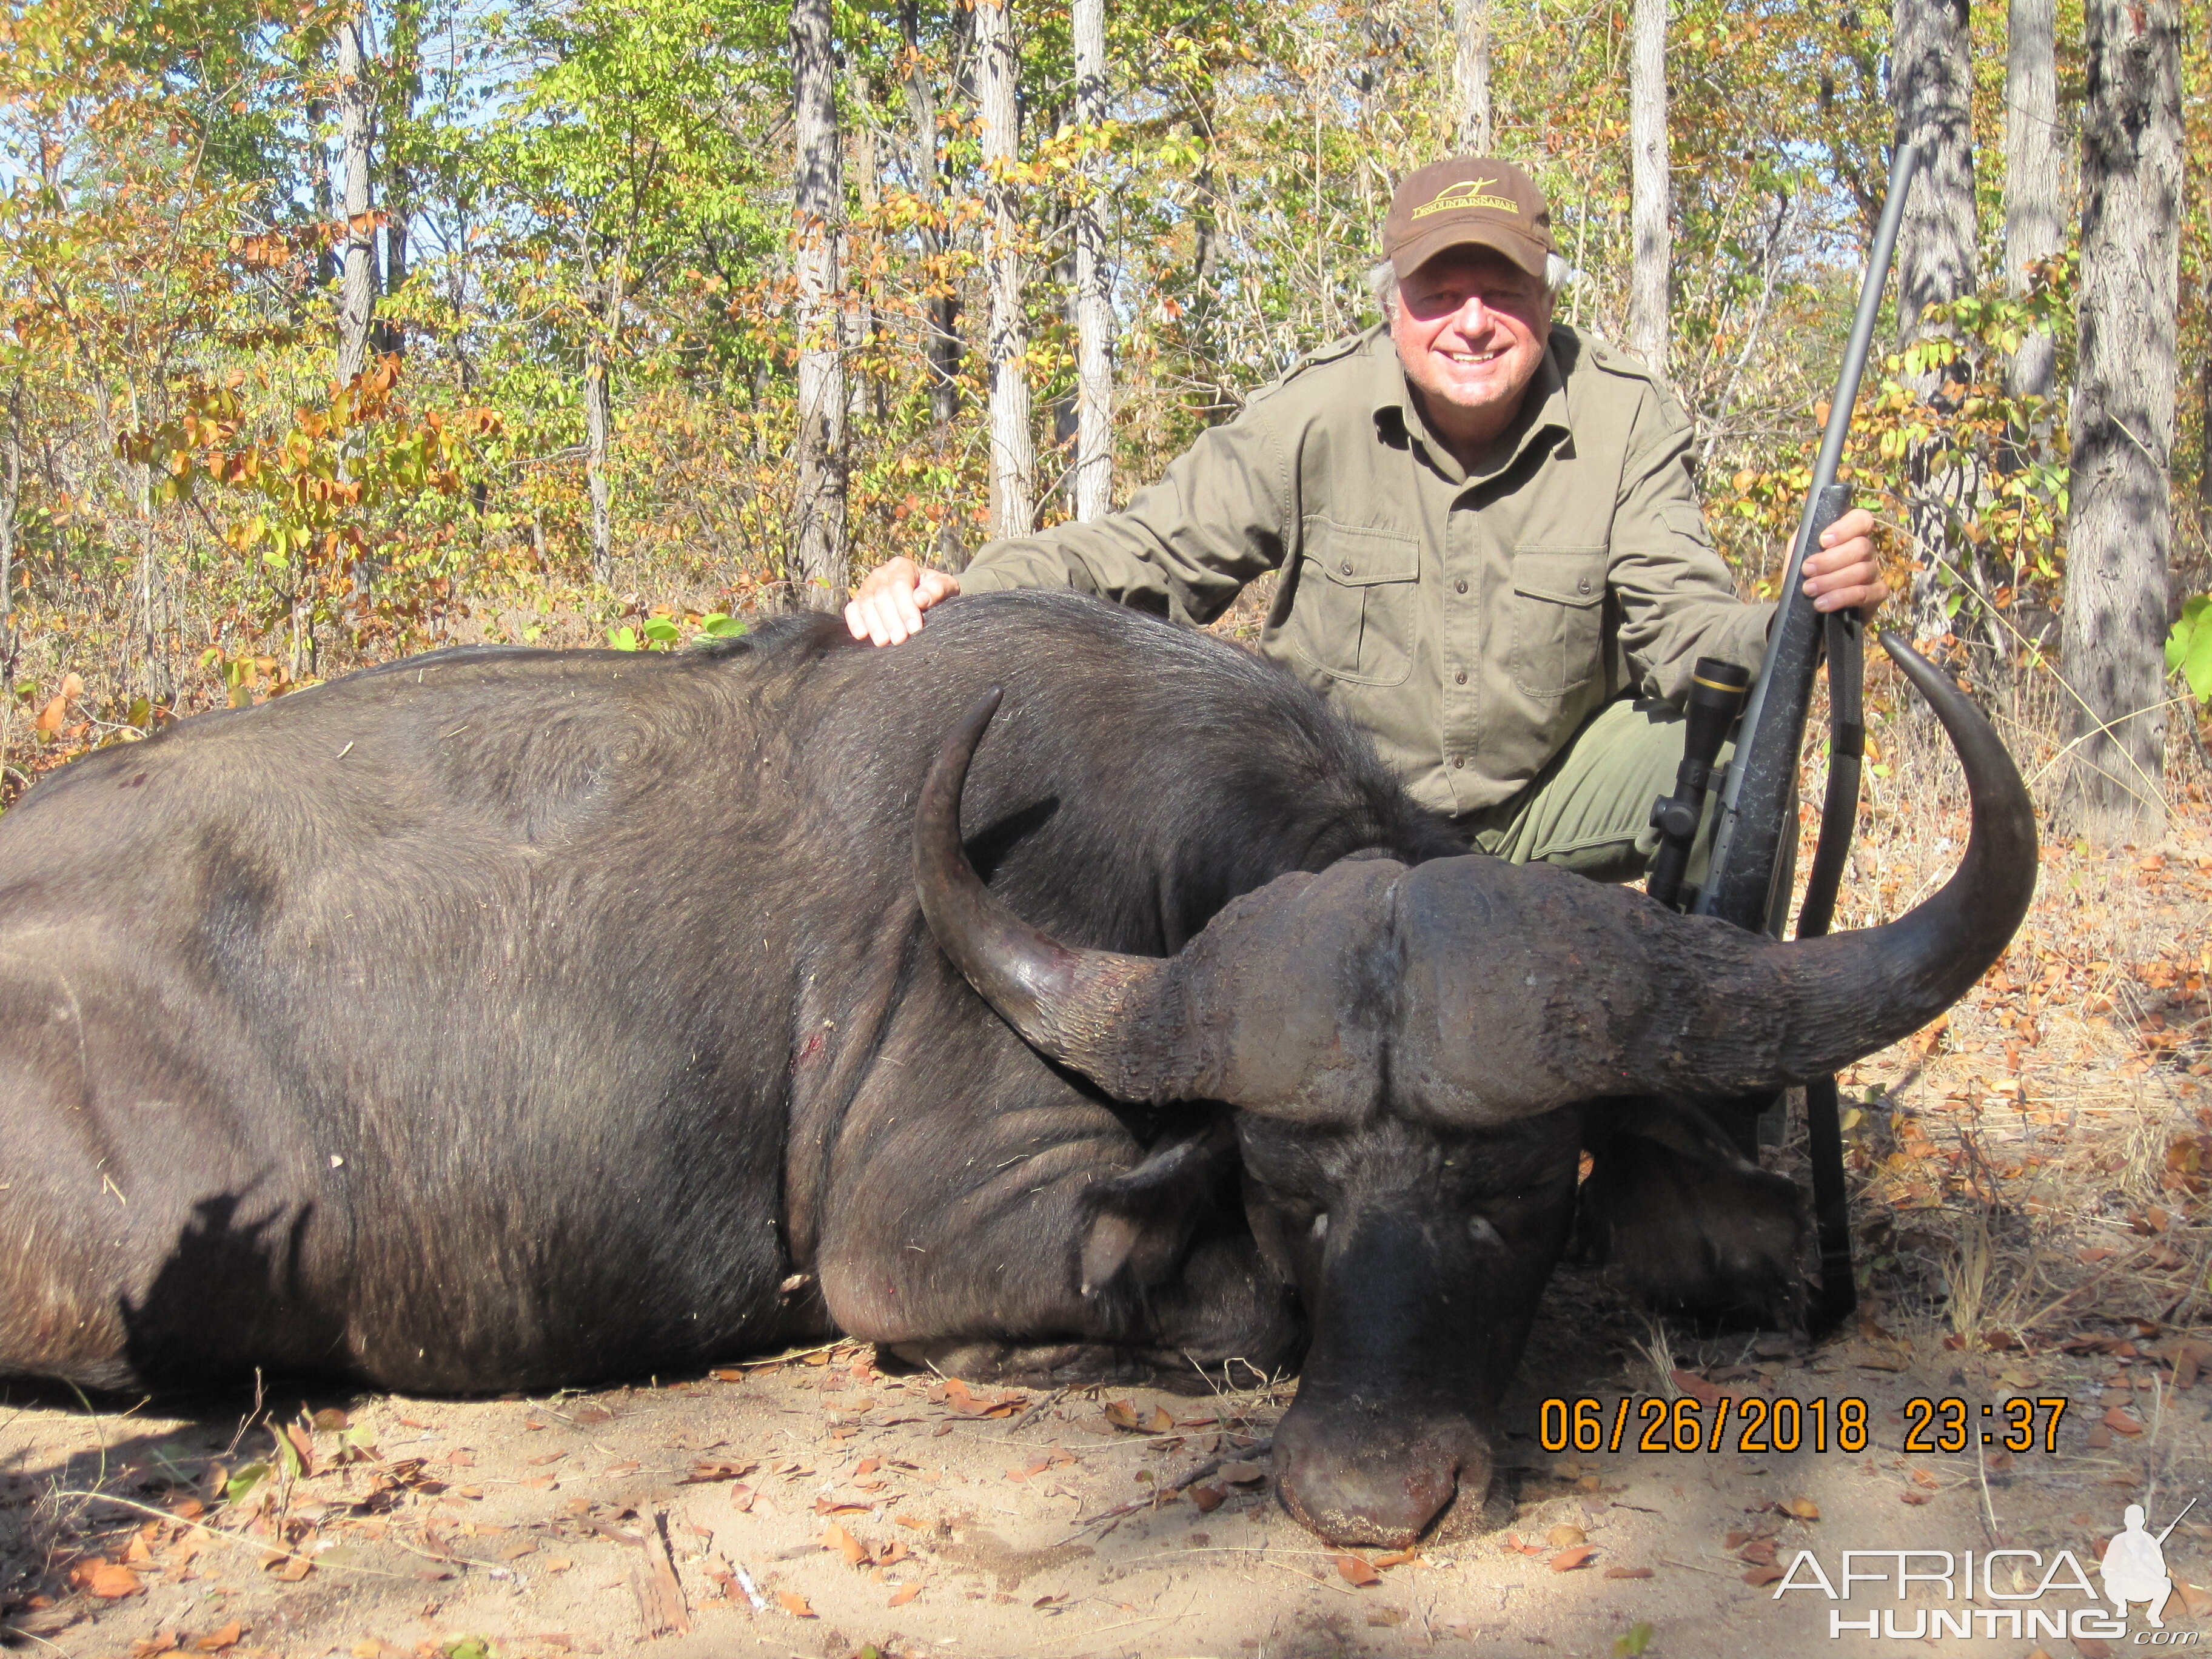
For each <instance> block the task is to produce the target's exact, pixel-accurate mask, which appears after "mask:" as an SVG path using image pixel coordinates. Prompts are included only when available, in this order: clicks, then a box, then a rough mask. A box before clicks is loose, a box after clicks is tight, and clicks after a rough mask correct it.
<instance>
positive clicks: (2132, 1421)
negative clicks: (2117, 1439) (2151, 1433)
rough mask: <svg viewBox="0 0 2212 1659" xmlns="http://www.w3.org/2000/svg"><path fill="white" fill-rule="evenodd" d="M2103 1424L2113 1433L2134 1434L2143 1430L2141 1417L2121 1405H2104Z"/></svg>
mask: <svg viewBox="0 0 2212 1659" xmlns="http://www.w3.org/2000/svg"><path fill="white" fill-rule="evenodd" d="M2105 1426H2106V1428H2108V1429H2110V1430H2111V1431H2112V1432H2113V1433H2114V1434H2129V1435H2134V1434H2141V1433H2142V1431H2143V1425H2142V1419H2141V1418H2139V1417H2137V1416H2136V1414H2135V1413H2133V1412H2131V1411H2129V1410H2128V1409H2127V1408H2126V1407H2121V1406H2107V1407H2105Z"/></svg>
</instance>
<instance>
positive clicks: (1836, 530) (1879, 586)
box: [854, 507, 1889, 632]
mask: <svg viewBox="0 0 2212 1659" xmlns="http://www.w3.org/2000/svg"><path fill="white" fill-rule="evenodd" d="M1805 592H1806V595H1807V597H1808V598H1809V599H1811V600H1812V601H1813V608H1814V610H1815V611H1841V610H1842V609H1844V606H1846V605H1857V606H1858V608H1859V615H1860V616H1861V617H1864V618H1865V619H1866V620H1867V621H1869V622H1872V621H1873V620H1874V613H1875V611H1879V610H1880V609H1881V602H1882V601H1883V600H1884V599H1887V598H1888V597H1889V584H1888V583H1887V582H1885V581H1884V580H1882V579H1881V566H1880V565H1879V564H1877V563H1875V556H1874V514H1873V513H1869V512H1868V511H1867V510H1866V509H1865V508H1864V507H1853V508H1852V509H1851V510H1850V512H1848V513H1844V516H1843V517H1842V518H1840V519H1838V520H1836V521H1835V523H1833V524H1832V525H1830V526H1828V527H1827V528H1826V530H1824V531H1822V532H1820V546H1819V547H1817V548H1815V549H1814V550H1813V551H1812V552H1811V553H1809V554H1808V555H1807V556H1806V558H1805ZM854 631H855V632H857V631H858V630H857V629H855V630H854Z"/></svg>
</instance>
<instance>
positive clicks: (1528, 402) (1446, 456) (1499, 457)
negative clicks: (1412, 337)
mask: <svg viewBox="0 0 2212 1659" xmlns="http://www.w3.org/2000/svg"><path fill="white" fill-rule="evenodd" d="M1559 333H1560V327H1559V325H1557V324H1554V325H1553V329H1552V336H1551V338H1550V339H1548V340H1547V341H1546V342H1545V343H1544V356H1543V360H1542V361H1541V362H1539V363H1538V364H1537V365H1536V376H1535V378H1534V380H1530V381H1529V382H1528V392H1527V394H1526V395H1525V396H1524V397H1523V398H1522V403H1521V415H1520V418H1519V419H1517V420H1516V421H1515V422H1514V423H1513V424H1512V425H1511V426H1510V427H1508V428H1506V429H1505V430H1504V432H1503V433H1501V434H1500V435H1498V441H1497V442H1496V443H1494V444H1492V446H1491V447H1490V453H1489V454H1488V455H1486V456H1485V457H1484V458H1483V459H1482V461H1481V462H1480V465H1476V466H1475V467H1474V468H1473V469H1472V470H1469V469H1468V468H1465V467H1462V466H1461V465H1460V464H1459V459H1458V457H1456V456H1455V455H1454V454H1453V453H1451V451H1450V449H1449V447H1446V446H1445V445H1444V444H1443V442H1442V441H1439V440H1438V439H1437V437H1436V436H1435V435H1434V434H1432V433H1431V431H1430V430H1429V423H1428V422H1426V421H1425V420H1424V419H1423V418H1422V417H1421V415H1420V411H1419V408H1418V407H1417V406H1416V405H1415V404H1414V402H1413V387H1412V386H1409V385H1408V384H1407V380H1406V369H1405V365H1404V364H1402V363H1401V362H1399V361H1398V348H1397V346H1396V345H1395V343H1392V341H1391V338H1390V331H1389V326H1388V325H1380V324H1378V325H1376V330H1375V351H1374V379H1373V385H1372V390H1371V394H1370V395H1371V399H1372V407H1373V410H1374V415H1375V423H1376V429H1377V430H1379V431H1381V432H1383V433H1385V434H1389V433H1391V432H1393V431H1395V432H1396V433H1398V434H1400V435H1403V436H1405V437H1407V439H1409V440H1411V441H1413V442H1416V443H1419V445H1420V446H1421V447H1422V449H1423V451H1424V452H1425V453H1426V454H1427V456H1428V458H1429V459H1430V462H1431V465H1434V466H1435V467H1436V469H1437V471H1439V472H1441V473H1442V474H1443V476H1444V477H1446V478H1448V479H1449V480H1450V481H1451V482H1452V483H1483V482H1485V481H1486V480H1488V479H1491V478H1494V477H1497V476H1498V474H1499V473H1501V472H1504V471H1507V470H1508V469H1510V468H1511V467H1513V466H1514V465H1516V464H1518V463H1519V461H1520V459H1521V458H1522V456H1523V455H1525V454H1526V453H1528V451H1529V449H1530V448H1532V447H1534V446H1535V445H1536V444H1537V443H1538V442H1539V441H1546V442H1548V441H1550V439H1551V437H1552V435H1553V434H1555V433H1556V434H1558V435H1559V436H1561V437H1565V438H1566V439H1568V440H1569V441H1570V442H1571V441H1572V439H1573V436H1574V428H1573V427H1572V426H1571V424H1570V423H1569V422H1568V419H1567V377H1566V371H1565V369H1564V368H1561V367H1560V365H1559Z"/></svg>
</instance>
